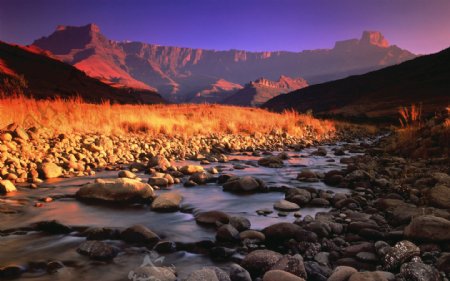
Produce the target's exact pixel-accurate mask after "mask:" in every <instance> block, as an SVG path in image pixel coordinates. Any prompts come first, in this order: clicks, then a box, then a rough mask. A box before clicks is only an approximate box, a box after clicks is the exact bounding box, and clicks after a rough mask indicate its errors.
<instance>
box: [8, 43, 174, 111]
mask: <svg viewBox="0 0 450 281" xmlns="http://www.w3.org/2000/svg"><path fill="white" fill-rule="evenodd" d="M0 92H1V93H2V94H3V95H19V94H25V95H27V96H32V97H34V98H37V99H46V98H55V97H60V98H64V99H66V98H78V97H80V98H82V99H83V100H85V101H87V102H92V103H100V102H104V101H109V102H112V103H126V104H143V103H146V104H149V103H164V102H165V101H164V100H163V99H162V98H161V96H160V95H159V94H157V93H155V92H154V91H150V90H137V89H132V88H124V87H120V88H117V87H112V86H110V85H108V84H105V83H103V82H101V81H99V80H97V79H95V78H92V77H90V76H88V75H86V73H84V72H82V71H80V70H79V69H77V68H75V67H73V66H71V65H69V64H66V63H63V62H61V61H60V60H58V59H56V58H52V57H51V56H50V54H49V53H48V52H46V51H43V50H41V49H39V48H37V47H35V46H29V47H24V46H15V45H11V44H7V43H4V42H1V41H0Z"/></svg>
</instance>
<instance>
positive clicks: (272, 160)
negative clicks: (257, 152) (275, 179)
mask: <svg viewBox="0 0 450 281" xmlns="http://www.w3.org/2000/svg"><path fill="white" fill-rule="evenodd" d="M258 165H261V166H264V167H269V168H281V167H283V166H284V164H283V160H282V159H281V158H280V157H278V156H272V155H271V156H267V157H264V158H261V159H259V160H258Z"/></svg>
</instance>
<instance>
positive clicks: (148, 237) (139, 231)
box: [120, 224, 160, 244]
mask: <svg viewBox="0 0 450 281" xmlns="http://www.w3.org/2000/svg"><path fill="white" fill-rule="evenodd" d="M120 237H121V238H122V240H124V241H126V242H129V243H144V244H154V243H156V242H158V241H159V240H160V238H159V236H158V235H157V234H156V233H154V232H153V231H151V230H150V229H148V228H147V227H145V226H143V225H140V224H137V225H133V226H131V227H129V228H127V229H125V230H124V231H122V233H120Z"/></svg>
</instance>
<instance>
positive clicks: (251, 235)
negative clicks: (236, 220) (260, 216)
mask: <svg viewBox="0 0 450 281" xmlns="http://www.w3.org/2000/svg"><path fill="white" fill-rule="evenodd" d="M239 237H240V238H241V240H245V239H252V240H254V239H256V240H259V241H261V242H263V241H265V240H266V236H265V235H264V233H262V232H259V231H256V230H245V231H242V232H241V233H239Z"/></svg>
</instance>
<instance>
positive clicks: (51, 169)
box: [38, 162, 62, 179]
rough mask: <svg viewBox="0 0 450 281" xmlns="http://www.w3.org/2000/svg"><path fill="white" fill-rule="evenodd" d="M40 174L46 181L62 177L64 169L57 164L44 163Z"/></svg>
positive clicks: (40, 168)
mask: <svg viewBox="0 0 450 281" xmlns="http://www.w3.org/2000/svg"><path fill="white" fill-rule="evenodd" d="M38 171H39V174H40V176H41V177H42V178H44V179H52V178H58V177H60V176H61V175H62V168H61V167H59V166H58V165H56V164H55V163H50V162H47V163H42V164H41V165H40V167H39V170H38Z"/></svg>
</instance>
